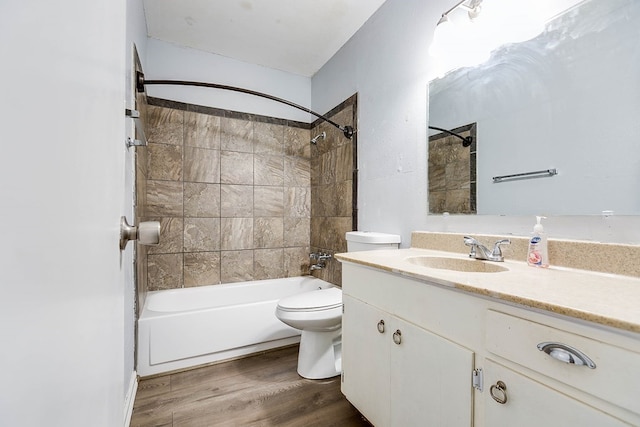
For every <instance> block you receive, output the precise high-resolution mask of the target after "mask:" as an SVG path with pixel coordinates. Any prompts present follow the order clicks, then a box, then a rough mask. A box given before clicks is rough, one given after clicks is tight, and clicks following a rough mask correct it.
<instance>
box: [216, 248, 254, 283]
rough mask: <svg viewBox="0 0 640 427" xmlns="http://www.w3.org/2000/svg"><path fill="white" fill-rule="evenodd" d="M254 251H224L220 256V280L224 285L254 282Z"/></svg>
mask: <svg viewBox="0 0 640 427" xmlns="http://www.w3.org/2000/svg"><path fill="white" fill-rule="evenodd" d="M253 277H254V276H253V250H249V251H223V252H222V253H221V254H220V279H221V281H222V283H236V282H244V281H248V280H253Z"/></svg>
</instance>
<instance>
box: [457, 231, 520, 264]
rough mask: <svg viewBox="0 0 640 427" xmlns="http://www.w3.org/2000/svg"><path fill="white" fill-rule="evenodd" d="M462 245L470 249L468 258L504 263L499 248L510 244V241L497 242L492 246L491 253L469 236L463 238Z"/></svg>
mask: <svg viewBox="0 0 640 427" xmlns="http://www.w3.org/2000/svg"><path fill="white" fill-rule="evenodd" d="M464 244H465V245H467V246H470V247H471V251H470V252H469V258H474V259H484V260H487V261H496V262H502V261H504V257H503V256H502V249H501V248H500V246H501V245H509V244H511V240H509V239H504V240H498V241H497V242H496V243H495V244H494V245H493V251H492V250H489V248H487V247H486V246H484V245H483V244H481V243H480V242H478V241H477V240H476V239H474V238H473V237H471V236H464Z"/></svg>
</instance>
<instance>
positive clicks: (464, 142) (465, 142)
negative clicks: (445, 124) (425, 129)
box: [429, 126, 473, 147]
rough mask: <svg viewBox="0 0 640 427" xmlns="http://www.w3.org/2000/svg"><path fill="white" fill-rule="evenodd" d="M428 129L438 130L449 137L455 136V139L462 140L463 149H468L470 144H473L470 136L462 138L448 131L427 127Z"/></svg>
mask: <svg viewBox="0 0 640 427" xmlns="http://www.w3.org/2000/svg"><path fill="white" fill-rule="evenodd" d="M429 129H433V130H438V131H440V132H444V133H446V134H447V135H451V136H455V137H456V138H460V139H461V140H462V146H463V147H469V146H470V145H471V144H472V143H473V137H472V136H466V137H465V136H462V135H458V134H457V133H455V132H451V131H450V130H447V129H443V128H439V127H436V126H429Z"/></svg>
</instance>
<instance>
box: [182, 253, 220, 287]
mask: <svg viewBox="0 0 640 427" xmlns="http://www.w3.org/2000/svg"><path fill="white" fill-rule="evenodd" d="M218 283H220V252H196V253H186V254H184V286H185V287H191V286H206V285H216V284H218Z"/></svg>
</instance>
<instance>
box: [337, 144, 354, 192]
mask: <svg viewBox="0 0 640 427" xmlns="http://www.w3.org/2000/svg"><path fill="white" fill-rule="evenodd" d="M343 139H345V138H343ZM352 179H353V144H352V143H351V141H349V142H348V143H345V144H344V145H341V146H339V147H338V148H336V182H343V181H351V180H352Z"/></svg>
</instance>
